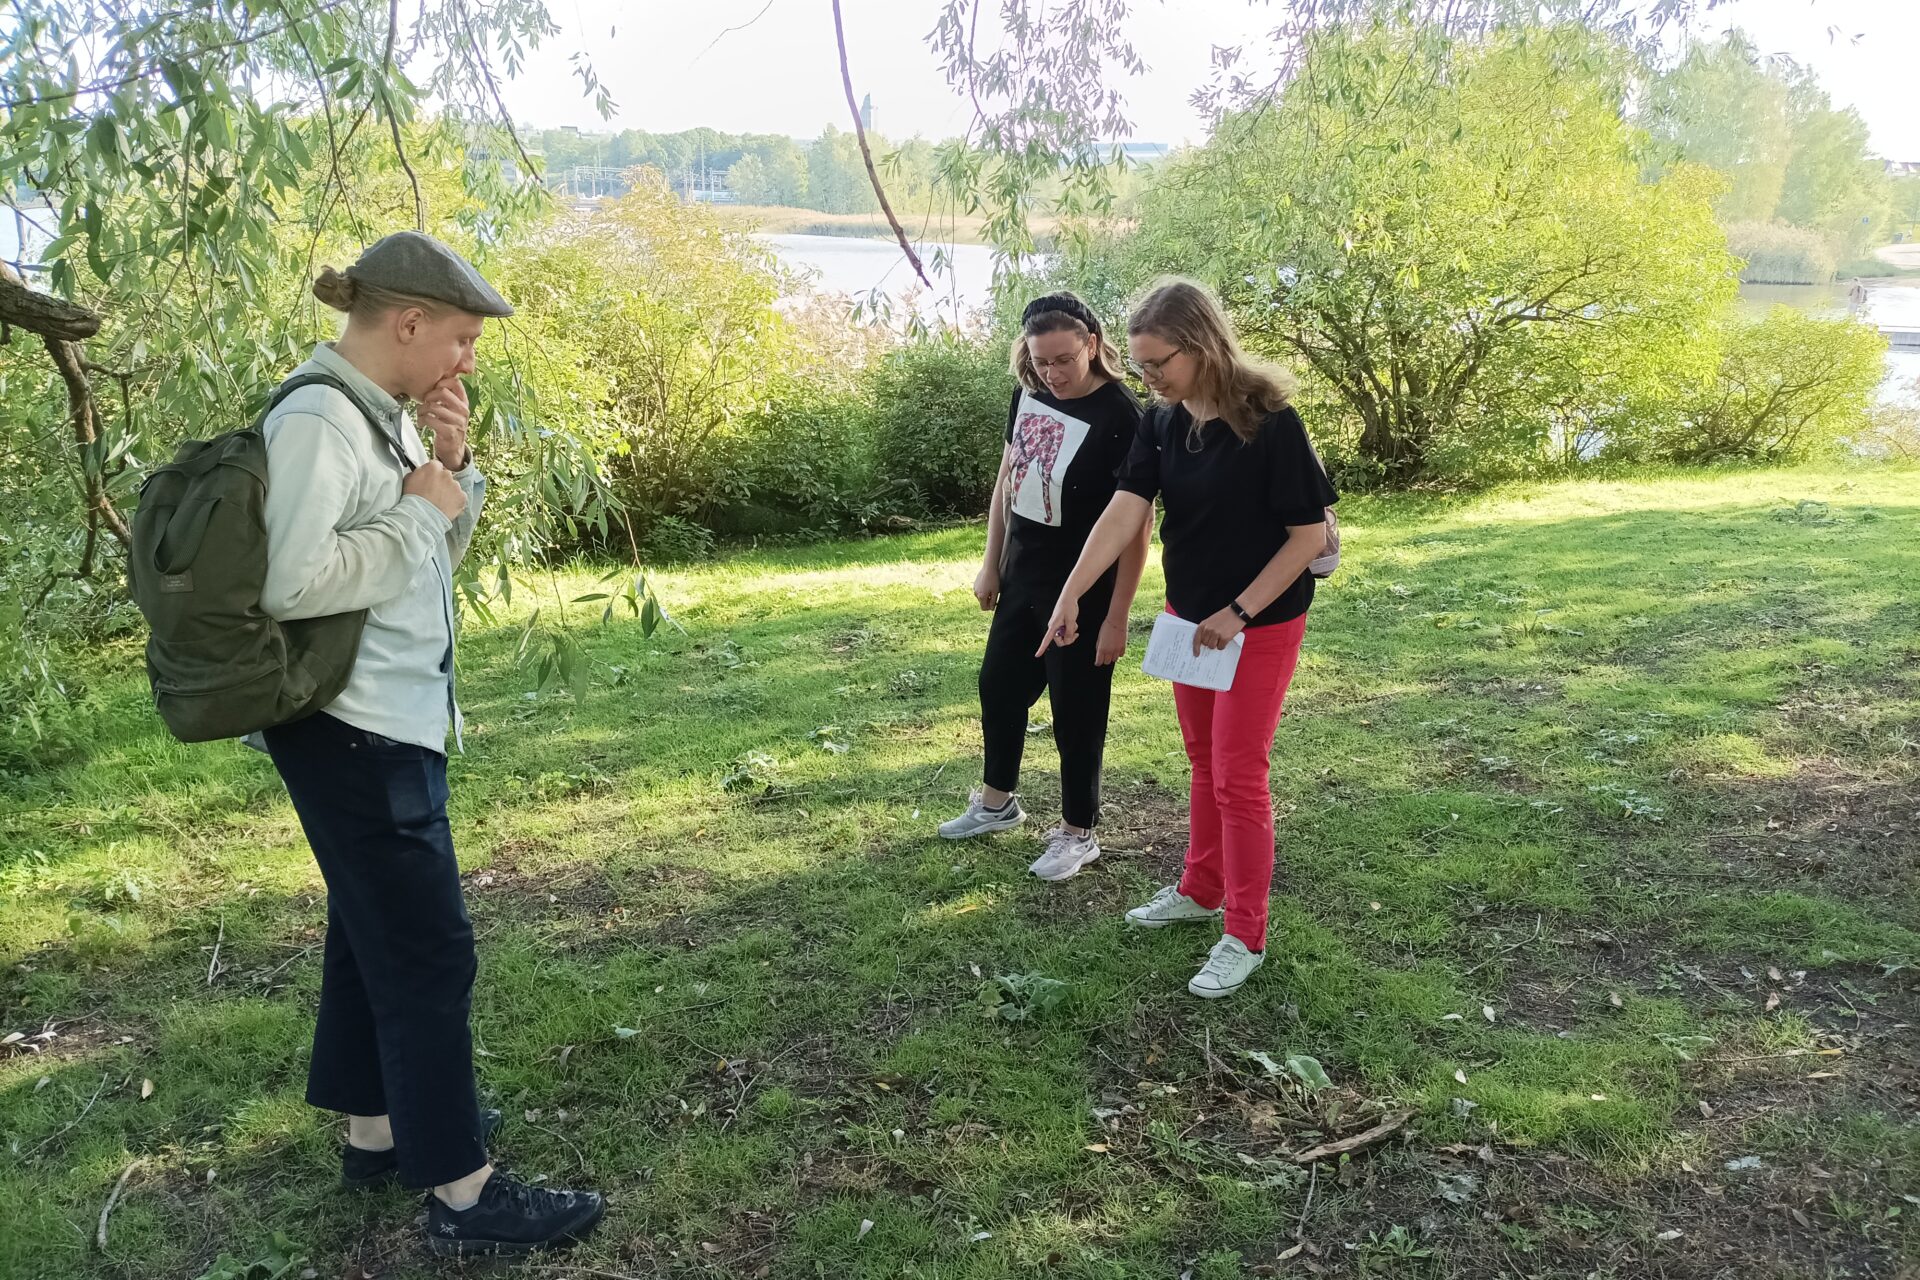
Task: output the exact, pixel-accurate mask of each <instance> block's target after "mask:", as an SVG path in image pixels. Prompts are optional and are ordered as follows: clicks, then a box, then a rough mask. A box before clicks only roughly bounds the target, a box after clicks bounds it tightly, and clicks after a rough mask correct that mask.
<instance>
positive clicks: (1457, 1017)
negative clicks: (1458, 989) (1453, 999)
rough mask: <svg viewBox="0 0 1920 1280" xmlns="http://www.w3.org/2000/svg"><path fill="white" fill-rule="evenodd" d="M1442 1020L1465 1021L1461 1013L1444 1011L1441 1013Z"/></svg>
mask: <svg viewBox="0 0 1920 1280" xmlns="http://www.w3.org/2000/svg"><path fill="white" fill-rule="evenodd" d="M1440 1021H1442V1022H1462V1021H1464V1019H1463V1018H1461V1016H1460V1015H1459V1014H1457V1013H1444V1014H1441V1015H1440Z"/></svg>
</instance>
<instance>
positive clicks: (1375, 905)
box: [1367, 902, 1380, 911]
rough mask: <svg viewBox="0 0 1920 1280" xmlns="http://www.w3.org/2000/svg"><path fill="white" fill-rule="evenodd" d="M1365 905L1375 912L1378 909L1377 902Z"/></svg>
mask: <svg viewBox="0 0 1920 1280" xmlns="http://www.w3.org/2000/svg"><path fill="white" fill-rule="evenodd" d="M1367 905H1368V906H1369V907H1371V908H1373V909H1374V910H1375V911H1378V910H1379V909H1380V904H1379V903H1377V902H1369V903H1368V904H1367Z"/></svg>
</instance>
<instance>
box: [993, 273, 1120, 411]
mask: <svg viewBox="0 0 1920 1280" xmlns="http://www.w3.org/2000/svg"><path fill="white" fill-rule="evenodd" d="M1043 333H1077V334H1079V335H1080V336H1081V337H1083V338H1085V339H1087V340H1088V341H1089V342H1091V343H1092V344H1093V351H1092V353H1091V354H1090V355H1089V356H1088V358H1087V364H1088V366H1089V367H1090V368H1091V369H1092V370H1093V372H1094V373H1096V374H1098V375H1099V376H1100V377H1102V378H1105V379H1106V380H1107V381H1108V382H1119V381H1121V380H1122V379H1124V378H1125V377H1126V373H1125V372H1124V370H1123V369H1122V367H1121V363H1120V350H1119V348H1117V347H1115V346H1114V345H1113V340H1112V339H1111V338H1109V337H1107V333H1106V328H1105V327H1104V326H1103V325H1102V324H1101V323H1100V318H1099V317H1098V316H1096V315H1094V314H1093V309H1092V308H1091V307H1089V306H1087V304H1086V303H1084V302H1082V301H1080V299H1079V297H1078V296H1077V295H1075V294H1073V293H1070V292H1068V291H1067V290H1065V289H1062V290H1061V291H1060V292H1059V293H1049V294H1046V295H1045V296H1043V297H1039V298H1035V299H1034V300H1033V301H1032V302H1029V303H1028V304H1027V309H1026V310H1025V311H1024V312H1022V313H1021V316H1020V334H1019V336H1018V337H1016V338H1014V340H1013V350H1012V351H1011V352H1009V353H1008V356H1007V368H1008V370H1009V371H1010V372H1011V373H1012V374H1013V376H1014V378H1015V380H1016V381H1018V382H1019V383H1020V385H1021V386H1023V387H1025V388H1026V389H1027V390H1029V391H1045V390H1046V389H1047V384H1046V383H1044V382H1042V381H1041V380H1040V373H1039V370H1037V369H1035V368H1034V367H1033V355H1032V353H1031V352H1029V351H1028V350H1027V339H1028V338H1037V337H1039V336H1040V335H1041V334H1043Z"/></svg>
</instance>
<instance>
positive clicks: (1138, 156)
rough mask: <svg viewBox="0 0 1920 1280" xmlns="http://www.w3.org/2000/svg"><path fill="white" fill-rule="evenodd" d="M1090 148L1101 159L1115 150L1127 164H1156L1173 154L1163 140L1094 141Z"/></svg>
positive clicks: (1171, 149)
mask: <svg viewBox="0 0 1920 1280" xmlns="http://www.w3.org/2000/svg"><path fill="white" fill-rule="evenodd" d="M1090 150H1091V151H1092V152H1093V154H1094V155H1095V156H1097V157H1098V158H1100V159H1102V160H1106V159H1109V158H1111V157H1112V156H1113V154H1114V153H1115V152H1116V151H1117V152H1119V153H1120V156H1121V158H1122V159H1124V160H1125V161H1126V162H1127V163H1128V164H1157V163H1159V162H1160V161H1162V160H1165V159H1166V158H1167V157H1168V156H1169V155H1171V154H1173V148H1172V147H1170V146H1168V145H1167V144H1166V143H1164V142H1096V143H1094V144H1093V146H1092V147H1091V148H1090Z"/></svg>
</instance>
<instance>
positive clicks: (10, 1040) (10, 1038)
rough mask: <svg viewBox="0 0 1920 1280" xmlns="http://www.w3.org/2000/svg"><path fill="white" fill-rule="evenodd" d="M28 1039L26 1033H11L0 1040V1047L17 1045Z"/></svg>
mask: <svg viewBox="0 0 1920 1280" xmlns="http://www.w3.org/2000/svg"><path fill="white" fill-rule="evenodd" d="M26 1038H27V1033H26V1032H24V1031H9V1032H7V1034H6V1037H5V1038H4V1039H0V1046H5V1045H10V1044H17V1043H19V1042H20V1041H22V1040H25V1039H26Z"/></svg>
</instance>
